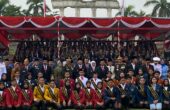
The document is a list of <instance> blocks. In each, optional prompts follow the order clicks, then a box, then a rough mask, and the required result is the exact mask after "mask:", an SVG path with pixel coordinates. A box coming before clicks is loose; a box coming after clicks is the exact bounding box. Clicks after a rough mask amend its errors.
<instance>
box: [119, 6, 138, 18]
mask: <svg viewBox="0 0 170 110" xmlns="http://www.w3.org/2000/svg"><path fill="white" fill-rule="evenodd" d="M119 15H121V11H119V12H118V13H117V14H116V16H119ZM124 16H126V17H129V16H138V13H137V12H136V11H134V6H132V5H129V6H128V7H126V8H125V10H124Z"/></svg>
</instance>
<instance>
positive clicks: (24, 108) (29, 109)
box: [22, 106, 31, 110]
mask: <svg viewBox="0 0 170 110" xmlns="http://www.w3.org/2000/svg"><path fill="white" fill-rule="evenodd" d="M22 110H31V106H22Z"/></svg>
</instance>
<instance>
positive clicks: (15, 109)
mask: <svg viewBox="0 0 170 110" xmlns="http://www.w3.org/2000/svg"><path fill="white" fill-rule="evenodd" d="M5 110H22V109H21V107H12V108H6V109H5Z"/></svg>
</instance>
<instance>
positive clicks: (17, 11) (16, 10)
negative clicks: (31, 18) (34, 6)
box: [2, 5, 22, 16]
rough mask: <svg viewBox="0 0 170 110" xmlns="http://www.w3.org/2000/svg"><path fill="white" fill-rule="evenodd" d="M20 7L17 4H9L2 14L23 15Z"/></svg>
mask: <svg viewBox="0 0 170 110" xmlns="http://www.w3.org/2000/svg"><path fill="white" fill-rule="evenodd" d="M20 9H21V7H17V6H15V5H8V6H7V7H5V9H4V10H3V13H2V15H3V16H21V15H22V14H21V11H20Z"/></svg>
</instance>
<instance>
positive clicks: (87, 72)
mask: <svg viewBox="0 0 170 110" xmlns="http://www.w3.org/2000/svg"><path fill="white" fill-rule="evenodd" d="M84 67H85V70H84V72H85V76H86V77H87V78H88V79H90V78H92V73H91V65H90V63H89V59H88V58H85V59H84Z"/></svg>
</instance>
